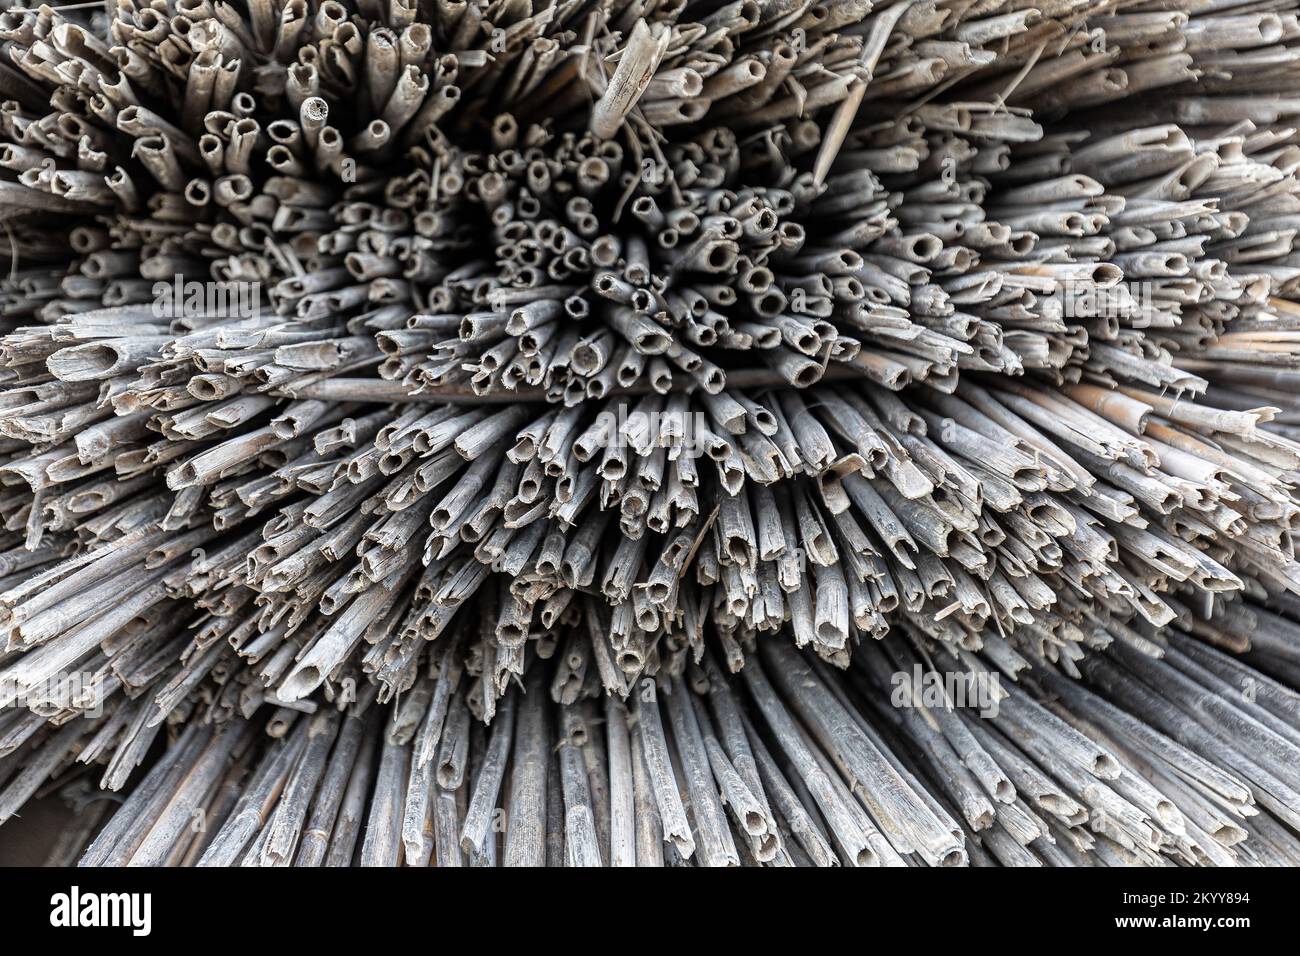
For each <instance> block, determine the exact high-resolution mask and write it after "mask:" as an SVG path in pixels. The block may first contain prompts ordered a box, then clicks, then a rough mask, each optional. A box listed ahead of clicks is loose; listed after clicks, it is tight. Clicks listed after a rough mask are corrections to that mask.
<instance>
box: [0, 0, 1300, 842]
mask: <svg viewBox="0 0 1300 956" xmlns="http://www.w3.org/2000/svg"><path fill="white" fill-rule="evenodd" d="M1293 7H1294V5H1293V4H1291V3H1288V2H1265V3H1257V4H1250V5H1249V6H1242V5H1231V4H1213V5H1204V4H1199V3H1195V4H1194V3H1190V2H1188V3H1182V4H1171V3H1168V2H1163V0H1162V2H1155V0H1150V2H1146V0H1143V2H1136V3H1134V2H1128V0H1124V2H1121V3H1118V4H1117V3H1115V2H1113V0H1107V2H1104V3H1103V2H1095V3H1094V2H1086V0H1085V2H1081V3H1063V4H1055V5H1047V6H1043V5H1040V6H1039V7H1037V8H1032V9H1031V8H1027V7H1024V6H1023V5H1016V4H1011V3H1006V2H1000V0H993V2H991V3H977V4H963V3H950V2H946V0H942V2H939V0H892V2H877V3H872V2H870V0H836V2H827V3H812V2H810V0H803V2H793V3H790V2H784V0H757V2H756V0H737V2H733V3H726V4H719V3H715V2H710V0H614V2H612V3H593V2H589V0H437V2H431V0H348V2H340V0H320V2H316V0H247V2H245V3H228V2H216V3H213V2H210V0H181V2H179V3H177V4H174V5H168V4H165V3H145V2H143V0H117V2H116V4H114V5H111V7H110V9H109V11H108V16H105V14H104V13H103V12H102V11H98V10H95V11H86V10H82V9H79V8H74V9H69V10H67V11H61V10H58V9H54V8H50V7H45V6H41V7H39V8H36V9H32V8H27V7H22V6H12V7H10V8H9V9H7V10H5V11H4V12H3V13H0V225H2V226H3V228H4V233H5V242H4V243H3V244H0V245H2V246H3V248H0V252H3V253H4V255H5V256H6V258H7V262H8V265H9V269H8V275H7V278H6V279H4V280H3V281H2V282H0V436H2V437H0V525H2V526H3V530H0V628H2V629H3V633H4V643H3V645H0V821H3V820H5V819H7V818H9V817H11V816H14V815H15V814H16V813H17V812H18V811H19V810H20V809H21V807H22V806H23V805H24V803H25V802H26V801H27V800H29V799H31V798H33V797H35V796H38V795H41V794H45V793H51V792H56V791H57V792H61V793H63V794H64V795H65V796H66V797H67V798H68V799H70V800H74V801H77V802H79V803H81V804H83V805H85V806H89V807H94V808H95V809H94V811H93V812H88V813H86V814H83V815H81V816H79V818H78V825H77V827H76V828H75V829H74V830H70V831H69V832H68V833H67V834H66V835H65V838H64V839H62V840H60V842H59V846H58V848H57V850H56V859H57V860H59V861H61V862H73V861H77V860H80V861H81V862H83V863H85V864H87V865H124V864H128V863H133V864H141V863H149V864H176V865H181V864H200V865H234V864H249V865H347V864H350V863H357V864H361V865H376V866H377V865H395V864H400V863H405V864H407V865H428V864H430V863H435V864H437V865H530V864H535V865H542V864H555V865H574V866H579V865H582V866H585V865H664V864H668V865H736V864H745V865H753V864H765V865H806V864H815V865H836V864H842V865H865V864H881V865H904V864H918V863H919V864H927V865H961V864H966V863H972V864H990V863H999V864H1004V865H1040V864H1045V865H1085V864H1088V865H1092V864H1104V865H1124V864H1135V863H1136V864H1151V865H1156V864H1167V863H1170V862H1174V863H1180V864H1191V865H1197V864H1210V865H1221V864H1230V863H1247V864H1277V863H1294V862H1296V861H1300V816H1298V815H1297V812H1296V809H1295V808H1296V807H1297V806H1300V776H1298V775H1297V770H1296V769H1295V768H1297V767H1300V761H1298V760H1297V759H1295V758H1297V757H1300V733H1297V731H1296V729H1295V727H1296V717H1297V716H1300V696H1298V694H1297V690H1296V688H1297V687H1300V597H1297V596H1296V595H1300V562H1298V561H1297V559H1296V555H1295V549H1294V544H1293V541H1292V536H1291V531H1292V529H1293V527H1295V525H1296V521H1297V518H1298V517H1300V401H1298V400H1297V399H1296V398H1295V397H1294V396H1295V395H1296V388H1295V386H1296V384H1297V383H1300V347H1298V346H1300V251H1297V250H1296V248H1295V240H1296V236H1297V233H1300V132H1298V131H1297V130H1298V128H1300V123H1298V122H1297V118H1298V117H1300V96H1297V95H1296V93H1295V91H1296V90H1297V89H1300V20H1297V14H1296V12H1295V10H1294V8H1293ZM1293 124H1295V125H1293ZM155 745H158V746H155ZM104 791H120V792H121V793H122V794H124V796H125V802H124V803H123V804H122V806H121V807H120V808H118V809H117V810H116V812H113V813H111V814H110V813H108V812H107V811H106V810H105V809H104V806H105V804H104V803H103V801H102V799H101V797H102V794H103V792H104Z"/></svg>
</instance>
